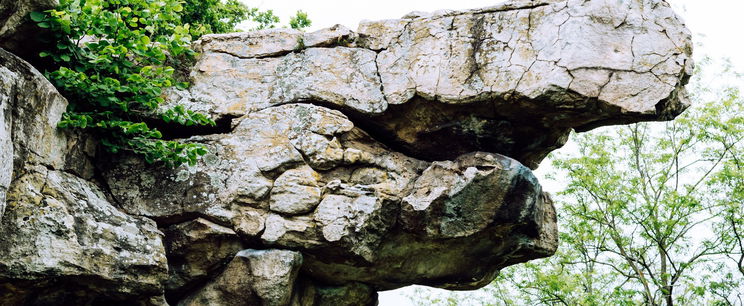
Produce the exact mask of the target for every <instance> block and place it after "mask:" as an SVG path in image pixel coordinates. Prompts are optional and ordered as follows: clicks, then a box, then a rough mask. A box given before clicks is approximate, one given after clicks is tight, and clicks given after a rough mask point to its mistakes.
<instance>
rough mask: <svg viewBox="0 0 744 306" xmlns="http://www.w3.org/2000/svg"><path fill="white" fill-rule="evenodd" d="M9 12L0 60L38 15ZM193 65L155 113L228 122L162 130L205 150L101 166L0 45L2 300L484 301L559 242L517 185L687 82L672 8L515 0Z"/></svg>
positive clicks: (206, 57) (51, 94) (274, 41)
mask: <svg viewBox="0 0 744 306" xmlns="http://www.w3.org/2000/svg"><path fill="white" fill-rule="evenodd" d="M0 4H1V6H0V13H2V14H0V16H6V17H2V18H5V19H2V18H0V25H2V27H0V45H3V46H4V45H6V42H8V41H11V40H8V39H9V38H8V37H11V38H12V37H15V38H17V37H19V36H18V35H19V34H18V33H22V29H21V28H20V27H16V26H14V25H13V24H18V23H19V22H20V21H19V20H20V19H18V18H17V16H23V15H24V14H27V13H24V11H25V10H29V9H34V10H35V9H36V8H37V7H43V6H44V5H48V4H49V2H45V0H38V1H21V2H13V3H11V2H8V1H6V0H0ZM7 16H10V17H7ZM19 31H21V32H19ZM14 33H15V34H14ZM195 47H196V49H197V50H198V51H199V52H200V54H201V55H200V58H199V59H198V61H197V63H196V64H195V66H194V67H193V69H192V71H191V74H190V77H191V81H192V84H193V86H191V87H190V88H189V89H188V90H172V91H170V92H168V93H167V96H168V98H167V103H166V104H167V105H166V106H173V105H182V106H184V107H186V108H188V109H190V110H194V111H203V112H206V113H208V114H209V115H210V116H212V117H213V118H214V119H218V120H219V121H220V123H221V124H220V127H219V128H218V131H217V130H215V131H213V133H210V131H206V132H205V131H196V132H193V133H190V131H180V133H176V134H177V135H178V136H176V137H187V138H185V139H182V140H184V141H190V142H194V143H200V144H203V145H204V146H206V147H207V148H208V150H209V154H208V155H206V156H205V157H204V158H203V159H202V161H201V162H200V163H198V164H197V165H195V166H186V165H184V166H181V167H179V168H177V169H170V168H167V167H164V166H161V165H147V164H146V163H145V162H144V161H143V160H142V159H141V158H139V157H136V156H131V155H127V154H120V155H115V156H106V157H100V156H99V157H98V158H97V159H96V161H97V164H96V166H97V167H94V166H93V165H94V163H93V162H91V160H92V159H93V158H92V157H94V155H95V146H96V144H95V141H93V140H92V139H90V138H89V137H85V135H82V134H74V133H70V132H61V131H59V130H57V129H56V126H57V123H58V121H59V118H60V115H61V114H62V112H64V110H65V107H66V105H67V103H66V101H65V100H64V99H63V98H62V97H61V96H60V95H59V94H58V93H57V92H56V90H54V88H53V87H52V86H51V84H49V83H48V82H47V81H46V80H44V79H43V77H42V76H41V75H40V74H39V73H38V71H36V70H35V69H33V68H31V67H30V66H29V65H28V64H26V63H25V62H23V61H21V60H19V59H18V58H16V57H15V56H13V55H11V54H9V53H7V52H5V51H2V50H0V88H1V89H2V91H1V92H0V233H1V234H2V235H0V299H2V301H3V303H8V304H11V305H18V304H55V303H60V302H59V301H65V302H66V301H71V302H73V303H77V304H86V303H87V304H90V303H93V304H101V303H110V302H115V303H125V304H140V305H165V304H166V303H169V302H170V303H171V304H178V305H293V306H294V305H374V304H375V303H376V291H379V290H389V289H394V288H399V287H403V286H407V285H411V284H422V285H428V286H435V287H441V288H448V289H475V288H479V287H482V286H484V285H486V284H488V283H489V282H491V281H492V280H493V279H494V278H495V277H496V275H497V274H498V272H499V270H500V269H502V268H504V267H507V266H509V265H513V264H518V263H522V262H525V261H528V260H531V259H535V258H542V257H547V256H550V255H552V254H553V252H555V250H556V248H557V243H558V237H557V224H556V212H555V210H554V207H553V203H552V200H551V199H550V196H549V195H548V194H545V193H543V192H542V187H541V186H540V184H539V182H538V181H537V179H536V178H535V177H534V175H533V174H532V172H531V170H530V168H535V167H536V166H537V165H538V164H539V162H540V161H541V160H542V159H543V158H544V157H545V156H546V154H547V153H549V152H550V151H551V150H554V149H556V148H558V147H560V146H561V145H563V143H564V142H565V140H566V138H567V136H568V134H569V132H570V131H571V130H572V129H574V130H577V131H586V130H589V129H592V128H595V127H598V126H603V125H610V124H624V123H631V122H638V121H645V120H668V119H672V118H673V117H675V116H676V115H678V114H679V113H680V112H681V111H683V110H684V109H685V108H686V107H687V103H688V102H687V94H686V92H685V89H684V85H685V84H686V82H687V81H688V79H689V76H690V73H691V72H692V68H693V64H692V61H691V52H692V51H691V40H690V35H689V32H688V30H687V29H686V28H685V27H684V25H683V23H682V22H681V20H680V19H679V18H678V17H677V16H676V15H675V14H674V12H673V11H672V10H671V9H670V7H669V5H668V4H667V3H666V2H665V1H664V0H636V1H615V0H594V1H584V0H530V1H528V0H513V1H509V2H506V3H503V4H499V5H496V6H492V7H488V8H483V9H475V10H468V11H438V12H434V13H422V12H414V13H411V14H408V15H406V16H404V17H403V18H401V19H392V20H383V21H370V22H364V23H362V24H361V25H360V27H359V29H358V33H355V32H352V31H351V30H349V29H346V28H344V27H341V26H335V27H332V28H329V29H324V30H321V31H317V32H313V33H303V32H300V31H295V30H286V29H281V30H275V29H272V30H263V31H256V32H247V33H234V34H219V35H207V36H204V37H203V38H202V39H201V40H200V41H198V42H196V43H195ZM166 132H167V131H166ZM184 135H186V136H184ZM188 135H195V136H191V137H189V136H188ZM166 136H171V137H173V136H174V135H166ZM6 206H7V207H6ZM151 219H152V220H151ZM153 220H154V221H153ZM155 221H156V222H158V225H160V227H161V228H162V230H163V231H164V233H165V239H163V238H161V236H162V234H161V233H160V231H159V230H158V228H157V227H156V223H155ZM163 240H164V241H165V243H163ZM245 247H250V248H252V249H247V250H245V249H244V248H245ZM240 250H242V251H240ZM289 250H292V251H289ZM166 298H167V300H166Z"/></svg>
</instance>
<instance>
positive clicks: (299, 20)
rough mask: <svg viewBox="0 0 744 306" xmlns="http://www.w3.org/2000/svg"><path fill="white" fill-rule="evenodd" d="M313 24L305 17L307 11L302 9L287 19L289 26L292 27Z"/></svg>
mask: <svg viewBox="0 0 744 306" xmlns="http://www.w3.org/2000/svg"><path fill="white" fill-rule="evenodd" d="M311 25H313V22H312V21H311V20H310V19H308V18H307V13H305V12H303V11H297V13H296V14H295V15H294V16H293V17H292V18H290V19H289V27H290V28H293V29H298V30H299V29H304V28H307V27H309V26H311Z"/></svg>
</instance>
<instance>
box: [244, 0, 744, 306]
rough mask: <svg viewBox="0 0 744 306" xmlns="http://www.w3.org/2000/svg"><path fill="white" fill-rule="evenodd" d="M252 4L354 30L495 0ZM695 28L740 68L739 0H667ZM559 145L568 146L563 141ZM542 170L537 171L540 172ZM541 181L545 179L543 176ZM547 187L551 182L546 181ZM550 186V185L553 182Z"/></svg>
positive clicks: (391, 298) (249, 0)
mask: <svg viewBox="0 0 744 306" xmlns="http://www.w3.org/2000/svg"><path fill="white" fill-rule="evenodd" d="M241 1H243V2H245V3H246V4H248V5H249V6H251V7H258V8H261V9H273V10H274V12H275V14H277V15H278V16H279V17H280V18H282V23H283V24H286V23H287V21H288V20H289V17H290V16H292V15H294V12H295V11H297V10H303V11H305V12H306V13H308V16H309V17H310V19H311V20H312V21H313V26H312V27H311V28H310V29H309V31H313V30H317V29H321V28H325V27H330V26H332V25H335V24H342V25H344V26H346V27H348V28H350V29H352V30H356V28H357V25H358V24H359V21H361V20H365V19H368V20H379V19H391V18H400V17H401V16H403V15H405V14H407V13H409V12H412V11H425V12H431V11H436V10H441V9H468V8H478V7H485V6H491V5H494V4H497V3H500V2H503V1H499V0H458V1H451V0H449V1H444V0H375V1H354V0H315V1H310V0H241ZM668 2H670V3H671V4H672V6H673V7H674V8H675V10H676V11H677V13H678V14H679V15H681V16H682V18H683V19H684V20H685V22H686V24H687V26H688V27H689V28H690V30H691V31H692V33H693V39H694V42H695V44H696V46H697V47H696V49H695V51H694V52H695V54H694V56H695V57H696V58H699V57H701V56H703V55H707V56H711V57H713V58H729V59H731V61H732V63H733V64H734V66H735V67H736V69H737V70H738V71H744V35H742V32H744V18H743V17H742V16H741V14H742V12H744V1H743V0H669V1H668ZM562 150H570V148H566V147H564V148H563V149H562ZM541 172H542V171H538V172H537V175H538V177H540V176H541ZM541 181H543V182H545V180H541ZM545 187H546V189H547V190H548V191H552V192H555V191H556V190H551V189H553V188H554V187H553V186H545ZM551 187H553V188H551ZM406 291H410V289H400V290H394V291H390V292H384V293H382V294H381V295H380V306H407V305H412V304H411V303H410V302H409V301H408V300H407V299H406V298H405V296H404V295H403V294H405V292H406Z"/></svg>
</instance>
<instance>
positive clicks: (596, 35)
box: [172, 0, 693, 168]
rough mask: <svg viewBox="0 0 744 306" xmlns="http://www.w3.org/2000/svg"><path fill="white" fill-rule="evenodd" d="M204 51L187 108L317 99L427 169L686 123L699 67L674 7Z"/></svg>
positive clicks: (568, 10) (615, 4)
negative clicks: (431, 163) (618, 129)
mask: <svg viewBox="0 0 744 306" xmlns="http://www.w3.org/2000/svg"><path fill="white" fill-rule="evenodd" d="M197 46H198V47H199V50H200V51H201V52H203V55H202V57H201V59H200V60H199V62H198V63H197V64H196V66H195V68H194V70H193V72H192V78H193V84H194V86H193V87H192V88H191V89H190V90H189V91H185V92H179V93H174V95H173V96H174V97H173V99H172V100H173V101H174V102H173V103H179V104H183V105H186V106H188V107H189V108H191V109H194V110H200V111H206V112H209V113H210V114H212V115H213V116H214V117H216V118H219V117H223V116H242V115H245V114H248V113H251V112H255V111H259V110H262V109H266V108H269V107H272V106H275V105H278V104H286V103H296V102H311V103H316V104H319V105H324V106H326V107H331V108H333V109H339V110H342V111H344V113H346V114H348V115H349V116H350V117H353V118H354V119H355V122H358V125H359V126H361V127H363V128H364V129H365V130H366V131H367V132H369V133H371V134H373V135H374V136H375V137H378V138H380V139H383V140H385V142H386V143H387V144H389V145H391V146H393V147H394V148H395V149H397V150H399V151H401V152H403V153H406V154H408V155H410V156H413V157H417V158H419V159H424V160H447V159H453V158H455V157H457V156H458V155H461V154H464V153H467V152H472V151H488V152H494V153H500V154H504V155H507V156H510V157H512V158H514V159H516V160H518V161H520V162H522V163H524V164H526V165H528V166H530V167H532V168H535V167H536V166H537V164H538V163H539V162H540V161H541V160H542V159H543V158H544V157H545V156H546V155H547V153H549V152H550V151H551V150H553V149H556V148H558V147H560V146H562V145H563V143H564V142H565V141H566V138H567V136H568V133H569V132H570V130H571V129H576V130H579V131H585V130H589V129H592V128H595V127H597V126H601V125H607V124H622V123H632V122H637V121H642V120H668V119H672V118H673V117H675V116H676V115H678V114H679V113H681V112H682V111H683V110H684V109H685V108H686V107H687V106H688V101H687V93H686V92H685V89H684V87H683V86H684V85H685V84H686V83H687V80H688V79H689V76H690V74H691V73H692V67H693V64H692V60H691V52H692V45H691V39H690V34H689V31H688V30H687V29H686V28H685V27H684V24H683V23H682V22H681V20H680V19H679V18H678V17H677V16H676V15H675V14H674V12H673V11H672V10H671V8H670V7H669V5H668V4H667V3H666V2H665V1H661V0H634V1H620V2H619V1H614V0H593V1H584V0H536V1H511V2H507V3H505V4H500V5H497V6H494V7H489V8H483V9H476V10H470V11H440V12H435V13H432V14H409V15H408V16H406V17H405V18H403V19H393V20H383V21H371V22H363V23H362V24H361V25H360V26H359V31H358V32H356V33H355V32H352V31H350V30H348V29H344V28H343V27H341V26H336V27H334V28H331V29H325V30H321V31H318V32H315V33H309V34H306V33H301V32H298V31H292V30H265V31H257V32H247V33H239V34H220V35H207V36H205V37H203V38H202V39H201V40H200V41H199V42H198V43H197Z"/></svg>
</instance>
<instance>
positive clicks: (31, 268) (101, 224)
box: [0, 166, 167, 305]
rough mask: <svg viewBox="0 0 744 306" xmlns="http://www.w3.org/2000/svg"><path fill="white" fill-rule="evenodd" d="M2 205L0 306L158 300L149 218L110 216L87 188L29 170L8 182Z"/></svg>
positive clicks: (59, 175) (157, 249) (57, 174)
mask: <svg viewBox="0 0 744 306" xmlns="http://www.w3.org/2000/svg"><path fill="white" fill-rule="evenodd" d="M7 201H8V208H7V210H6V212H5V216H4V217H3V220H2V223H0V232H1V233H3V234H2V235H0V299H3V301H4V303H5V301H10V302H8V303H7V304H8V305H41V304H45V302H44V301H49V303H50V304H56V302H55V300H57V301H59V300H60V298H62V299H61V300H64V301H68V302H69V303H70V304H76V303H83V301H85V302H89V301H94V303H95V301H120V302H124V301H128V302H136V301H139V300H140V299H141V298H142V297H150V296H157V295H162V289H163V288H162V285H161V283H162V282H163V281H164V280H165V277H166V275H167V266H166V258H165V251H164V250H163V245H162V242H161V235H162V234H161V233H160V231H158V229H157V227H156V226H155V223H154V222H152V221H151V220H148V219H144V218H139V217H133V216H129V215H126V214H124V213H122V212H120V211H118V210H116V208H114V207H113V206H112V205H111V204H110V203H109V202H108V200H107V199H106V196H105V195H104V194H103V193H102V191H101V190H100V189H99V188H98V187H97V186H95V185H94V184H91V183H90V182H88V181H85V180H83V179H81V178H79V177H77V176H74V175H70V174H67V173H65V172H61V171H56V170H48V169H47V168H46V167H43V166H36V167H34V168H33V169H29V170H28V172H27V173H25V174H24V175H22V176H21V177H18V178H15V179H14V180H13V182H12V183H11V186H10V189H9V191H8V199H7ZM135 271H136V272H135ZM8 299H10V300H8ZM76 301H77V302H76Z"/></svg>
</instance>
